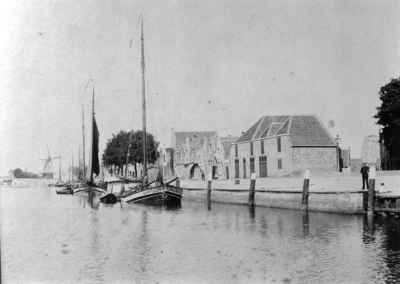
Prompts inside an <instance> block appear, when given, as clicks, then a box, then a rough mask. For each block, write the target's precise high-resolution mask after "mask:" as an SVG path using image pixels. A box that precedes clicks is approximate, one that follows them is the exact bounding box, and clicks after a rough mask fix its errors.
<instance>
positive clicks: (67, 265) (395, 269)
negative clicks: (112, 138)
mask: <svg viewBox="0 0 400 284" xmlns="http://www.w3.org/2000/svg"><path fill="white" fill-rule="evenodd" d="M0 200H1V209H0V214H1V215H0V216H1V217H0V218H1V219H0V220H1V223H0V224H1V277H2V283H399V282H400V220H399V219H398V218H384V217H375V218H374V220H373V221H371V220H370V221H368V219H367V218H366V216H363V215H338V214H327V213H316V212H310V213H309V214H308V215H306V214H302V213H301V212H299V211H293V210H280V209H269V208H260V207H256V208H255V209H254V210H250V209H249V208H248V207H247V206H238V205H229V204H218V203H211V204H207V203H202V202H194V201H188V200H184V201H183V202H182V204H181V206H177V207H154V206H148V205H137V204H136V205H135V204H133V205H132V204H120V203H117V204H114V205H105V204H101V203H99V199H98V196H96V195H91V196H72V195H57V194H56V193H55V189H54V188H49V187H33V188H29V187H11V188H10V187H1V188H0Z"/></svg>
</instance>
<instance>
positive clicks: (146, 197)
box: [122, 185, 183, 204]
mask: <svg viewBox="0 0 400 284" xmlns="http://www.w3.org/2000/svg"><path fill="white" fill-rule="evenodd" d="M182 194H183V190H182V189H181V188H179V187H175V186H171V185H161V186H156V187H152V188H149V189H146V190H142V191H139V192H133V193H131V194H129V195H128V196H125V197H123V198H122V201H124V202H126V203H144V204H179V203H180V202H181V199H182Z"/></svg>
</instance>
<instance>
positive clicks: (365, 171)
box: [360, 166, 369, 189]
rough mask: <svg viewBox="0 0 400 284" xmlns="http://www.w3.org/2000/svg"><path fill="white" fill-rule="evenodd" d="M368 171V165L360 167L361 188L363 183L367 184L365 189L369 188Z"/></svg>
mask: <svg viewBox="0 0 400 284" xmlns="http://www.w3.org/2000/svg"><path fill="white" fill-rule="evenodd" d="M368 172H369V167H368V166H363V167H362V168H361V171H360V173H361V175H362V181H363V187H362V189H365V184H367V189H369V185H368Z"/></svg>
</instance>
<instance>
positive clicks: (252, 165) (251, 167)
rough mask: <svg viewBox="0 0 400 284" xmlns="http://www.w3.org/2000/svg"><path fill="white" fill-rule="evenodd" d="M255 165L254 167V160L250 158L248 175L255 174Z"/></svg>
mask: <svg viewBox="0 0 400 284" xmlns="http://www.w3.org/2000/svg"><path fill="white" fill-rule="evenodd" d="M255 172H256V169H255V165H254V158H250V174H252V173H255Z"/></svg>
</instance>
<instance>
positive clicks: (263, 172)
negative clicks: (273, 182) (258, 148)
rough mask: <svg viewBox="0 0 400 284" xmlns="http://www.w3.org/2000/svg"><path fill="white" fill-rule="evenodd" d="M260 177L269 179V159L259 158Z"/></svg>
mask: <svg viewBox="0 0 400 284" xmlns="http://www.w3.org/2000/svg"><path fill="white" fill-rule="evenodd" d="M258 159H259V160H258V161H259V165H260V177H267V157H265V156H263V157H259V158H258Z"/></svg>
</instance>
